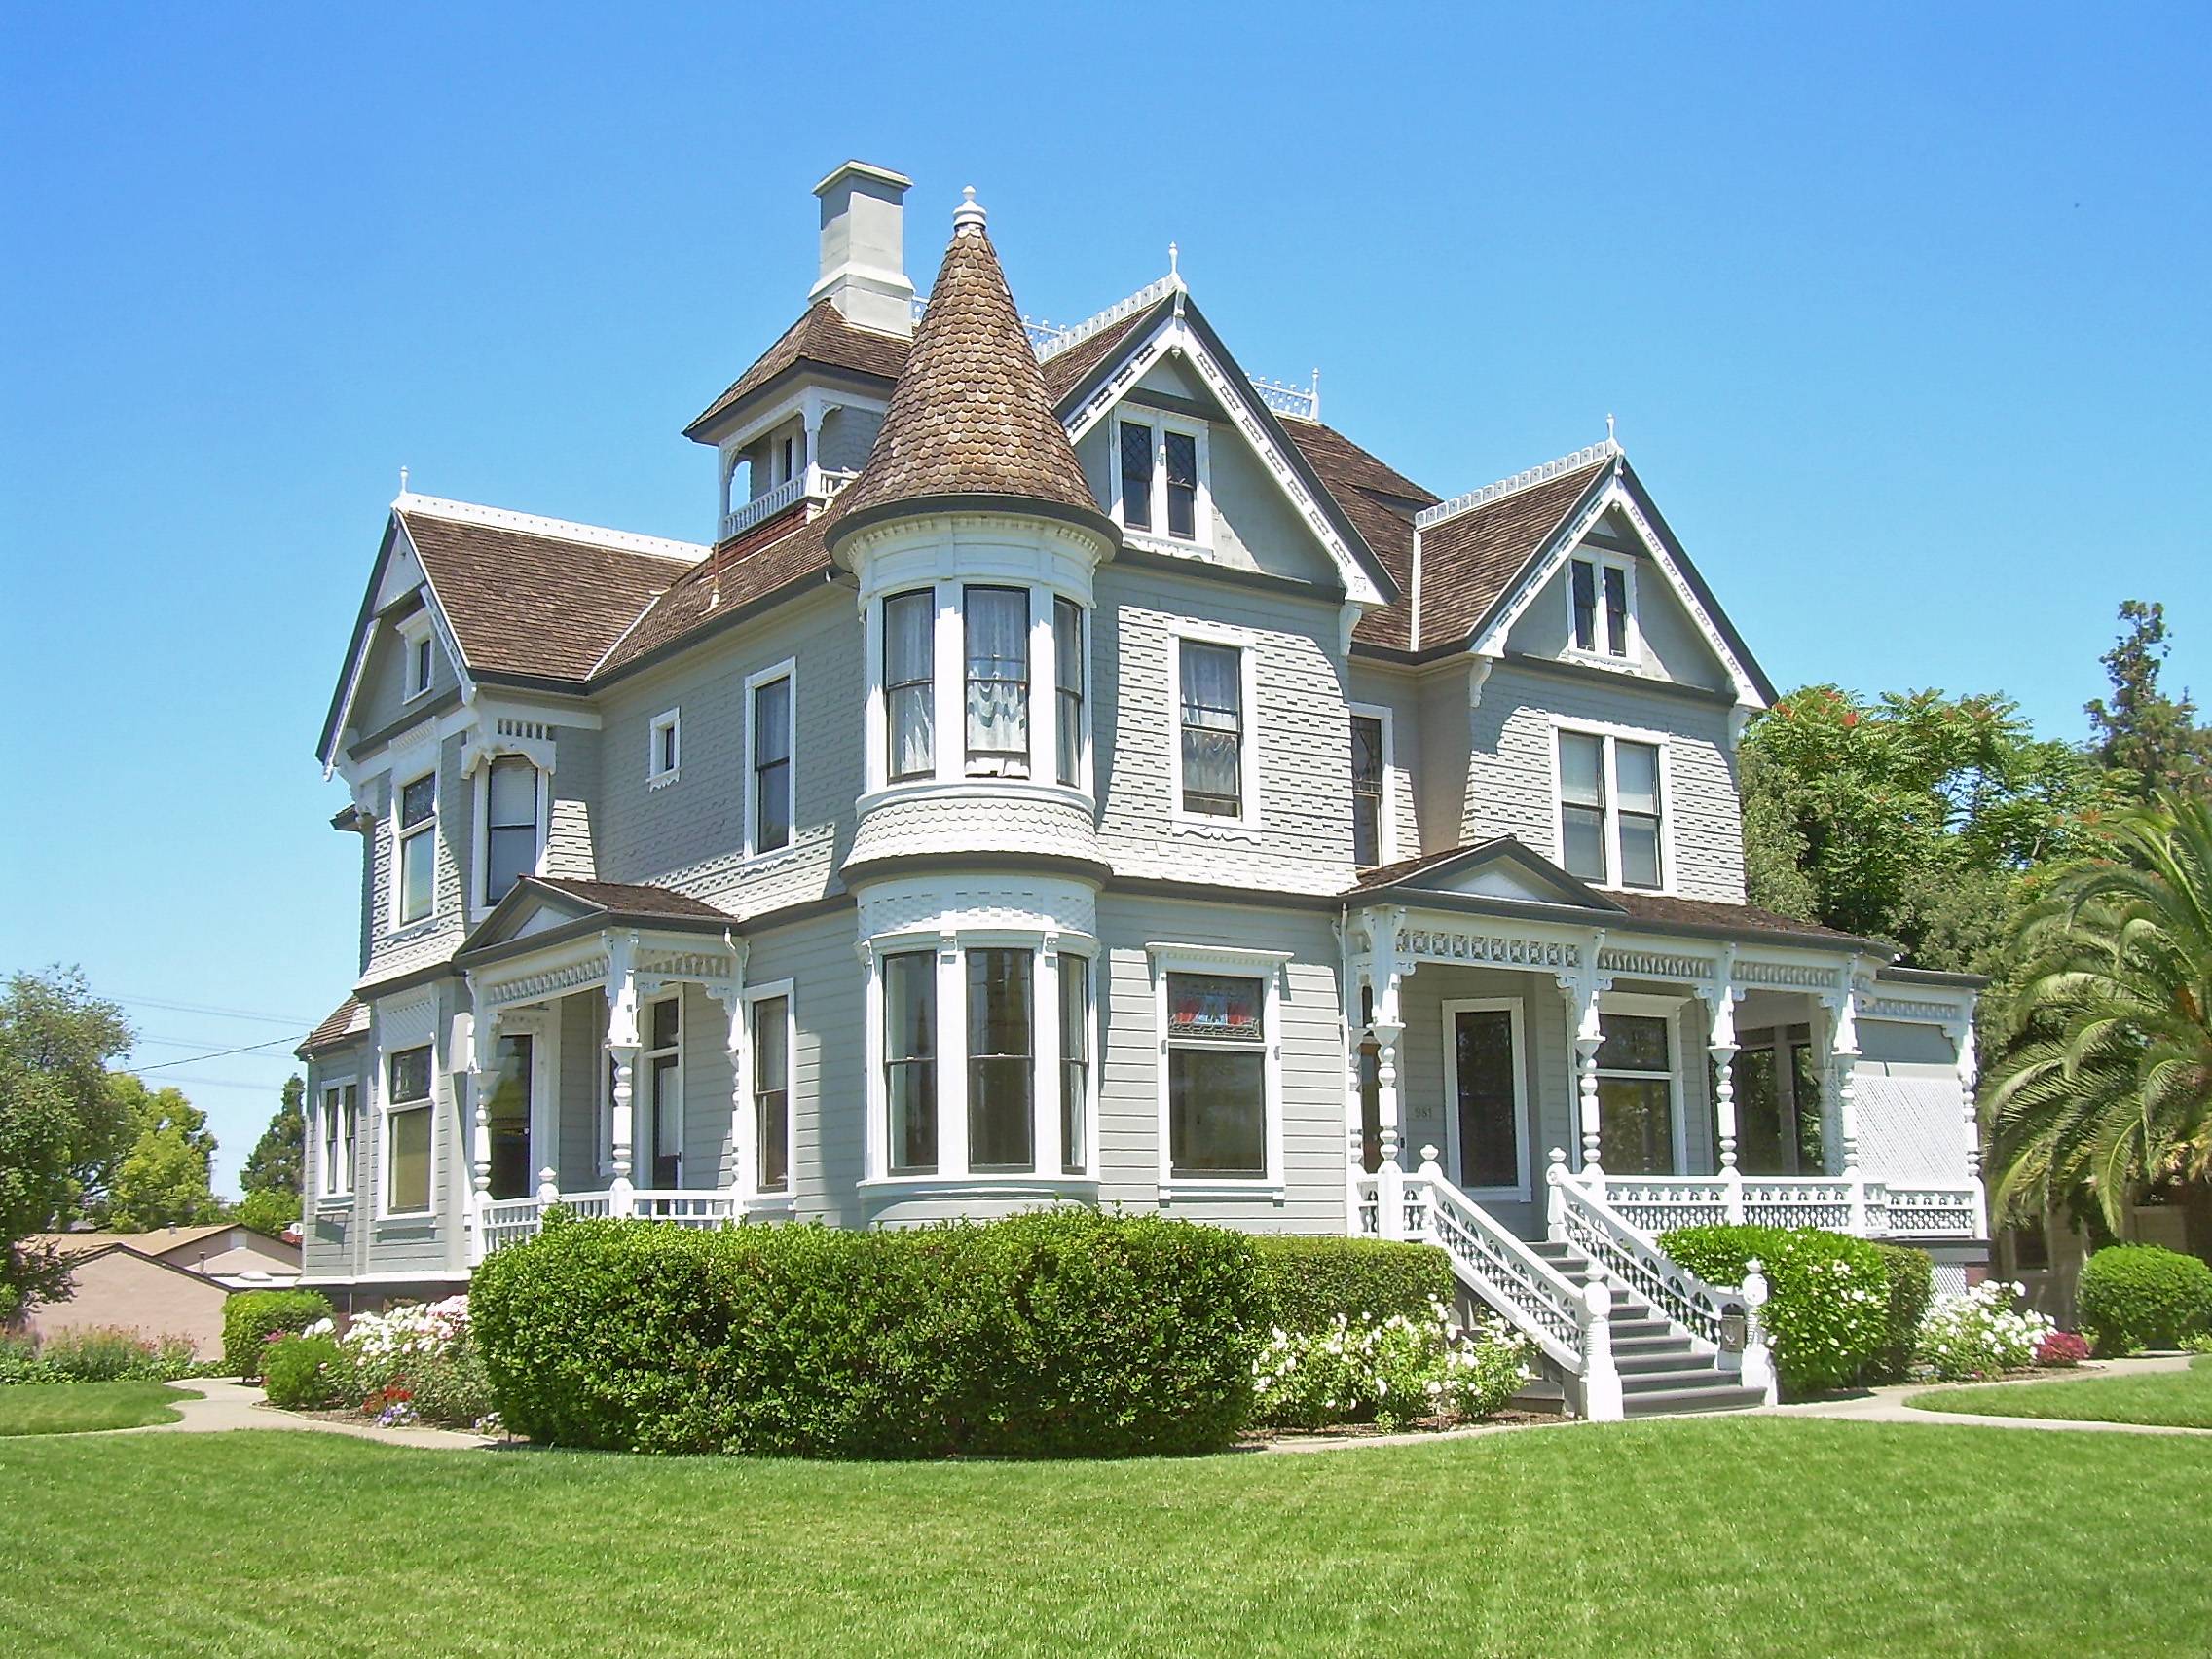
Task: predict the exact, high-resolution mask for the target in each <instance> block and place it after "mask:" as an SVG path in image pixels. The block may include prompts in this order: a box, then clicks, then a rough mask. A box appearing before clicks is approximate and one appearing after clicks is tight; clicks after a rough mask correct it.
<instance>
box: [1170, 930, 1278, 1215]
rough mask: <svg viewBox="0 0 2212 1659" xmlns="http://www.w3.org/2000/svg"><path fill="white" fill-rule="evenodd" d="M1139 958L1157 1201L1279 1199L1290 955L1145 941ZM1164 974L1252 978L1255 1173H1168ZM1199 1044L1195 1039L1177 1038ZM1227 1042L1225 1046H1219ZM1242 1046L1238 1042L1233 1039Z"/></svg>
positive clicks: (1172, 1165) (1238, 1046)
mask: <svg viewBox="0 0 2212 1659" xmlns="http://www.w3.org/2000/svg"><path fill="white" fill-rule="evenodd" d="M1144 948H1145V956H1146V959H1147V962H1148V964H1149V966H1150V971H1151V975H1152V1011H1153V1032H1154V1039H1155V1049H1154V1066H1155V1070H1156V1072H1157V1073H1158V1080H1159V1082H1158V1090H1157V1092H1158V1095H1159V1102H1158V1105H1159V1119H1158V1133H1159V1137H1160V1138H1159V1152H1158V1165H1159V1167H1158V1182H1159V1197H1160V1202H1161V1203H1162V1204H1166V1203H1169V1202H1171V1201H1172V1200H1173V1199H1175V1198H1255V1197H1267V1198H1273V1199H1274V1200H1275V1201H1277V1202H1280V1201H1281V1200H1282V1198H1283V1196H1284V1192H1285V1187H1284V1176H1283V1124H1282V978H1283V968H1284V965H1285V964H1286V963H1288V962H1289V961H1290V959H1291V953H1290V952H1289V951H1287V950H1242V949H1237V948H1235V947H1231V946H1224V945H1206V944H1168V943H1159V942H1154V943H1148V944H1146V946H1145V947H1144ZM1170 974H1210V975H1219V976H1224V977H1239V978H1252V979H1257V980H1259V981H1260V985H1261V1001H1260V1020H1261V1029H1260V1044H1259V1052H1260V1111H1261V1134H1262V1145H1263V1151H1264V1156H1265V1158H1266V1161H1267V1168H1266V1169H1265V1171H1264V1172H1263V1173H1261V1174H1258V1175H1203V1176H1188V1175H1186V1176H1178V1175H1177V1174H1176V1173H1175V1160H1174V1148H1173V1145H1172V1137H1173V1133H1174V1124H1173V1114H1172V1111H1171V1106H1170V1101H1169V1092H1170V1089H1169V1084H1168V1051H1169V1047H1170V1043H1169V1039H1168V1035H1167V977H1168V976H1169V975H1170ZM1185 1041H1186V1042H1189V1043H1195V1044H1199V1045H1203V1043H1204V1040H1203V1039H1185ZM1223 1046H1224V1047H1230V1045H1223ZM1234 1047H1235V1050H1236V1051H1238V1052H1249V1051H1250V1047H1249V1046H1248V1045H1245V1044H1235V1045H1234Z"/></svg>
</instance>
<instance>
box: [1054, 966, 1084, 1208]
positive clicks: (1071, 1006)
mask: <svg viewBox="0 0 2212 1659" xmlns="http://www.w3.org/2000/svg"><path fill="white" fill-rule="evenodd" d="M1059 960H1060V1168H1061V1171H1062V1172H1063V1173H1065V1174H1069V1175H1081V1174H1082V1173H1083V1171H1084V1166H1085V1164H1084V1149H1085V1144H1086V1137H1087V1136H1088V1134H1089V1132H1090V1130H1089V1105H1090V963H1089V962H1088V960H1087V959H1086V958H1084V957H1081V956H1072V955H1069V954H1067V953H1066V952H1064V951H1063V952H1062V953H1061V955H1060V959H1059Z"/></svg>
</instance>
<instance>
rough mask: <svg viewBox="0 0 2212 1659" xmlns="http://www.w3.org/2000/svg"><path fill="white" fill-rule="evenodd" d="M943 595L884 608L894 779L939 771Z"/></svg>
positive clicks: (907, 598) (912, 596)
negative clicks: (939, 604) (939, 605)
mask: <svg viewBox="0 0 2212 1659" xmlns="http://www.w3.org/2000/svg"><path fill="white" fill-rule="evenodd" d="M936 676H937V596H936V595H935V594H934V593H931V592H930V591H929V590H927V589H924V590H923V591H922V592H920V593H903V594H899V595H897V596H896V597H894V598H892V599H888V600H886V601H884V605H883V685H884V695H885V697H886V698H887V700H888V703H889V712H890V719H891V753H890V756H889V762H890V766H889V769H890V775H891V777H892V778H893V779H895V780H896V779H900V778H920V777H927V776H928V775H929V774H930V772H931V771H933V770H934V769H935V767H936V764H937V762H936V759H935V757H934V756H935V754H936V725H937V719H936V706H937V699H936V696H935V694H934V687H935V682H936Z"/></svg>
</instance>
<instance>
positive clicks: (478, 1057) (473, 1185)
mask: <svg viewBox="0 0 2212 1659" xmlns="http://www.w3.org/2000/svg"><path fill="white" fill-rule="evenodd" d="M498 1049H499V1015H498V1010H496V1009H494V1010H490V1011H487V1012H486V1013H483V1014H475V1015H472V1016H471V1018H470V1022H469V1035H468V1099H469V1105H470V1107H471V1119H470V1126H469V1137H468V1163H469V1191H468V1235H469V1242H468V1257H469V1260H470V1261H471V1262H481V1261H482V1260H483V1259H484V1255H485V1250H484V1206H485V1205H486V1204H488V1203H490V1202H491V1201H492V1101H491V1089H490V1088H489V1087H488V1086H489V1084H490V1082H491V1080H492V1079H494V1078H496V1077H497V1076H498Z"/></svg>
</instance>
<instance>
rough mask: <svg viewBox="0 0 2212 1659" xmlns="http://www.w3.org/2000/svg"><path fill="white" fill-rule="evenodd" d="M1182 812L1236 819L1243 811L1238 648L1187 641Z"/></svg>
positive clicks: (1183, 668) (1241, 704) (1241, 688)
mask: <svg viewBox="0 0 2212 1659" xmlns="http://www.w3.org/2000/svg"><path fill="white" fill-rule="evenodd" d="M1181 654H1182V659H1183V667H1182V677H1183V687H1182V690H1183V809H1184V810H1185V811H1186V812H1210V813H1216V814H1220V815H1222V816H1224V817H1230V818H1234V817H1235V816H1236V815H1237V814H1238V813H1239V812H1240V811H1241V810H1242V806H1243V794H1242V776H1241V773H1242V767H1241V760H1242V754H1241V751H1242V748H1243V734H1244V714H1243V700H1244V685H1243V671H1242V666H1241V662H1240V660H1239V658H1240V653H1239V652H1238V651H1237V649H1236V647H1235V646H1234V645H1200V644H1198V643H1197V642H1195V641H1185V642H1184V644H1183V647H1182V653H1181Z"/></svg>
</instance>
